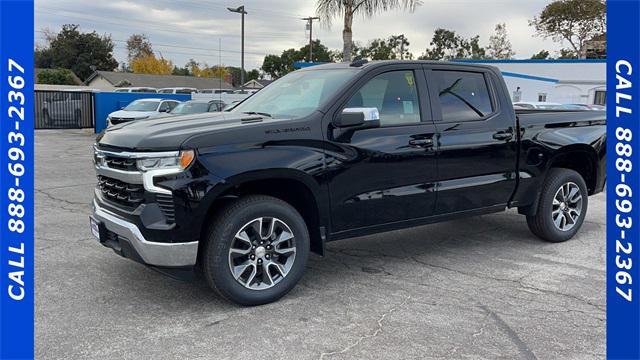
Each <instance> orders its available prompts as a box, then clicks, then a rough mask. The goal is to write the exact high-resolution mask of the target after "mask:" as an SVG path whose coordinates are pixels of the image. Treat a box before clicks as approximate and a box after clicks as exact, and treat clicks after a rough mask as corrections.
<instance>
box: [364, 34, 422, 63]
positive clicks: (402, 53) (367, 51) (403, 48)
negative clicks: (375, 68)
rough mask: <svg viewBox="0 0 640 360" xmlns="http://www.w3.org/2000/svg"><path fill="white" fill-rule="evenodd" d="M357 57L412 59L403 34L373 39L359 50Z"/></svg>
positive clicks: (407, 42)
mask: <svg viewBox="0 0 640 360" xmlns="http://www.w3.org/2000/svg"><path fill="white" fill-rule="evenodd" d="M358 53H359V57H360V58H366V59H371V60H392V59H401V58H402V59H412V58H413V54H411V53H410V52H409V40H408V39H407V38H406V37H405V36H404V35H391V36H390V37H389V38H387V39H373V40H371V41H370V42H369V44H368V45H367V46H366V47H364V48H362V49H360V50H359V52H358Z"/></svg>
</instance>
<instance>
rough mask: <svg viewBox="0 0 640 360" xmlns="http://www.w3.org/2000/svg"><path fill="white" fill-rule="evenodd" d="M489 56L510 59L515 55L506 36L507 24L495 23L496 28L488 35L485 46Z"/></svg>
mask: <svg viewBox="0 0 640 360" xmlns="http://www.w3.org/2000/svg"><path fill="white" fill-rule="evenodd" d="M487 52H488V53H489V57H490V58H493V59H511V58H513V56H514V55H515V53H514V52H513V49H512V48H511V41H509V39H508V38H507V25H506V24H504V23H503V24H496V30H495V33H494V34H493V35H491V36H490V37H489V46H487Z"/></svg>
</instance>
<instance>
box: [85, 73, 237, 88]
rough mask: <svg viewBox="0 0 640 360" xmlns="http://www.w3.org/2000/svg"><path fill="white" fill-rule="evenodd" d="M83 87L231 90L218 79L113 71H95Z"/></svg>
mask: <svg viewBox="0 0 640 360" xmlns="http://www.w3.org/2000/svg"><path fill="white" fill-rule="evenodd" d="M85 85H86V86H88V87H90V88H93V89H99V90H105V91H112V90H113V89H115V88H118V87H132V86H133V87H152V88H156V89H160V88H169V87H189V88H196V89H198V90H201V89H233V86H232V85H231V84H230V83H229V81H224V80H221V79H219V78H205V77H195V76H179V75H151V74H134V73H127V72H115V71H100V70H98V71H95V72H94V73H93V74H91V76H89V78H88V79H87V80H86V81H85Z"/></svg>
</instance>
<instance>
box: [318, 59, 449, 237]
mask: <svg viewBox="0 0 640 360" xmlns="http://www.w3.org/2000/svg"><path fill="white" fill-rule="evenodd" d="M426 86H427V85H426V81H425V80H424V74H423V72H422V69H421V68H420V67H419V66H411V65H403V66H400V67H395V68H393V70H391V69H389V67H387V68H386V69H385V71H384V72H382V70H378V71H376V72H372V73H370V74H368V75H367V76H366V77H364V78H363V79H361V80H360V82H359V83H358V84H357V86H356V87H355V89H357V90H354V92H353V93H352V94H350V96H347V97H345V99H348V100H347V101H345V103H344V104H343V105H342V106H341V107H340V108H339V109H338V110H337V111H336V112H335V114H339V113H341V112H342V110H343V109H345V108H361V107H367V108H372V107H375V108H377V109H378V110H379V113H380V127H378V128H372V129H361V130H355V131H354V130H345V129H344V128H343V129H339V128H333V127H332V125H328V126H329V131H328V137H329V139H328V140H329V146H328V148H327V166H328V168H329V169H330V170H331V171H330V179H329V193H330V199H331V207H332V211H331V219H332V229H333V231H334V232H343V231H347V230H355V229H364V228H367V227H370V226H374V225H385V224H392V223H397V222H402V221H404V220H410V219H415V218H420V217H426V216H429V215H431V214H432V213H433V210H434V206H435V199H436V197H435V180H436V175H437V166H436V150H437V149H436V146H435V141H434V136H435V133H436V129H435V126H434V125H433V122H432V120H431V110H430V107H429V104H428V101H425V99H428V96H427V89H426Z"/></svg>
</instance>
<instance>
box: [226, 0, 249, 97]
mask: <svg viewBox="0 0 640 360" xmlns="http://www.w3.org/2000/svg"><path fill="white" fill-rule="evenodd" d="M227 10H229V11H231V12H234V13H238V14H241V15H242V35H241V40H240V43H241V45H240V47H241V50H240V90H242V91H244V16H245V15H246V14H247V12H246V11H244V5H242V6H239V7H237V8H235V9H234V8H227Z"/></svg>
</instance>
